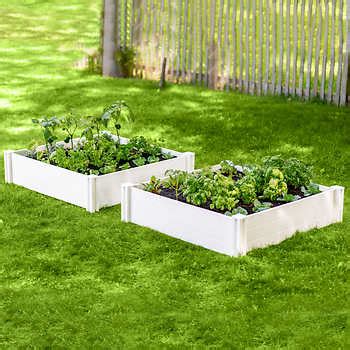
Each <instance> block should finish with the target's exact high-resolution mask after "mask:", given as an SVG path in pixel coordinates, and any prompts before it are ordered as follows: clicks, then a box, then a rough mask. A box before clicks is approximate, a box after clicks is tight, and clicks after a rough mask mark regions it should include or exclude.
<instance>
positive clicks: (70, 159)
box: [51, 147, 89, 174]
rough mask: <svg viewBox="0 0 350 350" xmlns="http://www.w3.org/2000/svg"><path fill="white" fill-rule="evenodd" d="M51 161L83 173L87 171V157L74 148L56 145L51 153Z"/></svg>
mask: <svg viewBox="0 0 350 350" xmlns="http://www.w3.org/2000/svg"><path fill="white" fill-rule="evenodd" d="M51 161H52V162H53V163H54V164H55V165H57V166H59V167H61V168H65V169H69V170H72V171H77V172H80V173H83V174H88V173H89V172H88V164H89V159H88V158H87V156H86V154H85V153H83V152H79V151H76V150H74V149H68V150H66V149H65V148H63V147H57V149H56V150H55V151H54V152H53V153H52V157H51Z"/></svg>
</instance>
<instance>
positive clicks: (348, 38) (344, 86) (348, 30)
mask: <svg viewBox="0 0 350 350" xmlns="http://www.w3.org/2000/svg"><path fill="white" fill-rule="evenodd" d="M349 55H350V1H347V4H346V19H345V53H344V59H343V61H344V66H343V70H342V83H341V96H340V105H341V106H343V105H345V103H346V100H347V92H348V91H347V90H348V88H349V86H350V82H349V81H348V77H349V72H348V69H349Z"/></svg>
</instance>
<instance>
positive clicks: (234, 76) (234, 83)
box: [232, 0, 237, 90]
mask: <svg viewBox="0 0 350 350" xmlns="http://www.w3.org/2000/svg"><path fill="white" fill-rule="evenodd" d="M232 11H233V12H232V55H233V60H232V88H233V89H234V90H235V89H236V88H237V35H236V16H237V0H233V6H232Z"/></svg>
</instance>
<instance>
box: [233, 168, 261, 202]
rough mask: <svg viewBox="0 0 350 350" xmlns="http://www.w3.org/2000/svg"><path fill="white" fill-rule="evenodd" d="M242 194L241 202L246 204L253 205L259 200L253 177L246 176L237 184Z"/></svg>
mask: <svg viewBox="0 0 350 350" xmlns="http://www.w3.org/2000/svg"><path fill="white" fill-rule="evenodd" d="M236 186H237V188H238V189H239V193H240V197H239V198H240V200H241V201H242V202H243V203H244V204H251V203H253V202H254V200H255V199H256V198H257V193H256V184H255V179H254V177H253V176H251V175H247V176H244V177H243V178H241V179H239V180H238V181H237V183H236Z"/></svg>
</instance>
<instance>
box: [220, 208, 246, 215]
mask: <svg viewBox="0 0 350 350" xmlns="http://www.w3.org/2000/svg"><path fill="white" fill-rule="evenodd" d="M237 214H242V215H248V211H247V210H246V209H244V208H242V207H237V208H234V209H233V210H231V211H226V212H225V215H227V216H234V215H237Z"/></svg>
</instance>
